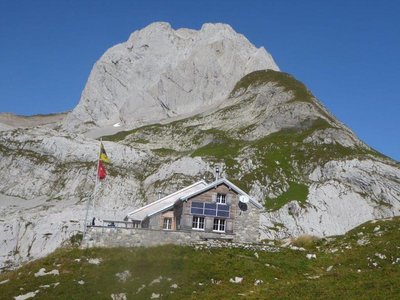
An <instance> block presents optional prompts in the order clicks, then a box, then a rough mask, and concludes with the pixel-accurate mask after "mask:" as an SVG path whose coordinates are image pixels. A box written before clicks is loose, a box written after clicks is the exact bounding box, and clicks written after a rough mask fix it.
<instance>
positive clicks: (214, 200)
mask: <svg viewBox="0 0 400 300" xmlns="http://www.w3.org/2000/svg"><path fill="white" fill-rule="evenodd" d="M211 201H212V202H213V203H215V202H217V193H214V194H212V197H211Z"/></svg>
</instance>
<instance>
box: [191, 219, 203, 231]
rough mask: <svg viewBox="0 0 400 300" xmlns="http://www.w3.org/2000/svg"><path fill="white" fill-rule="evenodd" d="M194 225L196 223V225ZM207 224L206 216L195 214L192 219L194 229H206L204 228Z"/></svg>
mask: <svg viewBox="0 0 400 300" xmlns="http://www.w3.org/2000/svg"><path fill="white" fill-rule="evenodd" d="M201 224H202V225H203V227H201V226H200V225H201ZM194 225H196V227H195V226H194ZM205 225H206V219H205V218H204V217H201V216H193V219H192V229H193V230H200V231H204V229H205V227H206V226H205Z"/></svg>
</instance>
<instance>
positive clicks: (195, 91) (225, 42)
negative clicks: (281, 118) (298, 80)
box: [63, 23, 279, 131]
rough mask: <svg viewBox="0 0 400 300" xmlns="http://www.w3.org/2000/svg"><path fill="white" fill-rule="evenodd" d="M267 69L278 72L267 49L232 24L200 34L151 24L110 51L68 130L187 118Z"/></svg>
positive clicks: (206, 28)
mask: <svg viewBox="0 0 400 300" xmlns="http://www.w3.org/2000/svg"><path fill="white" fill-rule="evenodd" d="M263 69H273V70H279V68H278V66H277V65H276V64H275V62H274V60H273V58H272V57H271V55H270V54H268V53H267V52H266V51H265V49H264V48H256V47H255V46H253V45H252V44H251V43H250V42H249V41H248V40H247V39H246V38H245V37H244V36H243V35H241V34H238V33H236V32H235V31H234V30H233V29H232V28H231V27H230V26H229V25H225V24H204V25H203V27H202V28H201V29H200V30H199V31H195V30H190V29H178V30H174V29H172V28H171V26H170V25H169V24H168V23H153V24H151V25H149V26H147V27H146V28H144V29H142V30H139V31H135V32H134V33H133V34H132V35H131V36H130V37H129V39H128V41H126V42H124V43H121V44H119V45H116V46H114V47H112V48H110V49H109V50H107V51H106V53H105V54H104V55H103V56H102V57H101V58H100V60H99V61H98V62H97V63H96V64H95V66H94V67H93V70H92V72H91V73H90V76H89V79H88V82H87V84H86V87H85V89H84V91H83V93H82V96H81V99H80V101H79V104H78V105H77V107H76V108H75V109H74V110H73V111H72V113H71V114H69V116H68V117H67V118H66V120H65V121H64V123H63V126H64V128H66V129H68V130H70V131H86V130H88V129H90V128H92V127H103V126H110V125H113V124H115V123H120V124H121V125H123V126H124V127H125V128H133V127H135V126H138V125H142V124H149V123H156V122H159V121H161V120H165V119H168V118H171V117H176V116H182V115H185V114H190V113H193V112H196V111H197V110H199V109H201V108H204V107H206V106H209V105H213V104H215V103H216V102H219V101H221V100H223V99H224V98H226V97H227V96H228V94H229V92H230V91H231V90H232V88H233V87H234V85H235V83H236V82H237V81H238V80H239V79H240V78H242V77H243V76H244V75H246V74H248V73H250V72H252V71H255V70H263Z"/></svg>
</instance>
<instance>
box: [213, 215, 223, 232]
mask: <svg viewBox="0 0 400 300" xmlns="http://www.w3.org/2000/svg"><path fill="white" fill-rule="evenodd" d="M215 228H217V229H215ZM221 228H223V230H221ZM213 231H215V232H226V220H225V219H220V218H214V220H213Z"/></svg>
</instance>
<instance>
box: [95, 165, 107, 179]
mask: <svg viewBox="0 0 400 300" xmlns="http://www.w3.org/2000/svg"><path fill="white" fill-rule="evenodd" d="M97 176H98V177H99V179H100V180H103V179H104V178H106V168H104V166H103V162H102V161H101V160H99V167H98V169H97Z"/></svg>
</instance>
